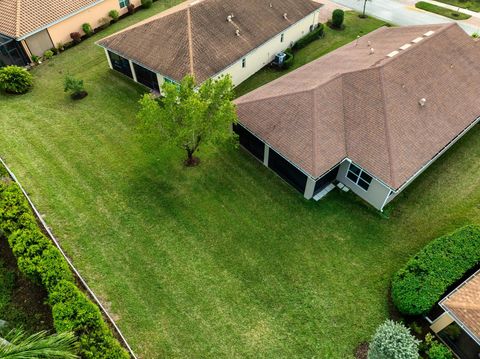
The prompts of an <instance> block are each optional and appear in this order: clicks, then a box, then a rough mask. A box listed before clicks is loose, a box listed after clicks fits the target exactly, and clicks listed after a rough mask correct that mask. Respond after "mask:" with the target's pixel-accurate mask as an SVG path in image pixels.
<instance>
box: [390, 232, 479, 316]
mask: <svg viewBox="0 0 480 359" xmlns="http://www.w3.org/2000/svg"><path fill="white" fill-rule="evenodd" d="M478 264H480V227H479V226H474V225H470V226H466V227H463V228H461V229H459V230H457V231H456V232H454V233H452V234H449V235H446V236H443V237H440V238H438V239H436V240H434V241H433V242H431V243H430V244H428V245H427V246H426V247H425V248H423V249H422V250H421V251H420V252H419V253H418V254H417V255H416V256H415V257H413V258H412V259H410V260H409V261H408V262H407V264H406V265H405V267H404V268H402V269H400V270H399V271H398V272H397V273H396V274H395V275H394V277H393V281H392V299H393V303H394V304H395V306H396V307H397V308H398V310H400V311H401V312H402V313H404V314H407V315H422V314H427V313H428V312H429V311H430V310H431V309H432V308H433V306H434V305H435V303H437V302H438V301H439V300H440V299H441V297H442V296H443V295H444V294H445V291H446V290H447V289H448V287H449V286H451V285H452V284H454V283H455V282H456V281H458V280H459V279H461V278H462V276H463V275H464V274H465V273H466V272H468V271H469V270H471V269H472V268H474V267H475V266H476V265H478Z"/></svg>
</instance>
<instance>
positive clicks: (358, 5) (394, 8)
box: [332, 0, 480, 35]
mask: <svg viewBox="0 0 480 359" xmlns="http://www.w3.org/2000/svg"><path fill="white" fill-rule="evenodd" d="M332 1H333V2H335V3H336V4H338V5H341V6H345V7H349V8H351V9H354V10H356V11H358V12H361V11H362V8H363V0H332ZM414 5H415V1H414V0H371V1H367V11H366V13H367V14H368V15H371V16H374V17H376V18H379V19H382V20H384V21H387V22H389V23H391V24H394V25H400V26H407V25H423V24H439V23H446V22H454V20H451V19H449V18H446V17H443V16H439V15H436V14H432V13H429V12H426V11H423V10H419V9H416V8H415V6H414ZM457 22H458V24H459V25H460V26H461V27H462V28H463V29H464V30H465V31H466V32H467V33H468V34H470V35H471V34H473V33H475V32H480V24H478V25H479V26H475V25H476V24H475V25H474V24H471V23H470V22H468V20H467V21H457Z"/></svg>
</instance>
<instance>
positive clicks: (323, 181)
mask: <svg viewBox="0 0 480 359" xmlns="http://www.w3.org/2000/svg"><path fill="white" fill-rule="evenodd" d="M339 167H340V165H337V166H336V167H335V168H332V169H331V170H330V172H328V173H327V174H326V175H324V176H323V177H322V178H320V179H319V180H317V182H316V183H315V189H314V191H313V194H314V195H315V194H317V193H318V192H320V191H321V190H322V189H324V188H325V187H327V186H328V185H329V184H330V183H332V182H333V181H334V180H335V178H337V174H338V168H339Z"/></svg>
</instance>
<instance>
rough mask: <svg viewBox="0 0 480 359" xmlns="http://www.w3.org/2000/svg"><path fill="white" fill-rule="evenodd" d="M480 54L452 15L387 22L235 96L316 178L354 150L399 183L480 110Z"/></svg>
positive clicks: (254, 125)
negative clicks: (439, 20)
mask: <svg viewBox="0 0 480 359" xmlns="http://www.w3.org/2000/svg"><path fill="white" fill-rule="evenodd" d="M320 41H321V40H320ZM369 43H370V46H369ZM371 48H373V49H374V50H371ZM401 48H403V50H401ZM371 51H373V53H371ZM479 55H480V47H479V46H478V45H477V43H476V42H475V41H474V40H473V39H471V38H470V37H469V36H468V35H467V34H466V33H465V32H464V31H463V30H462V29H461V28H460V27H459V26H458V25H456V24H453V23H452V24H442V25H426V26H410V27H400V28H388V27H383V28H380V29H378V30H376V31H374V32H372V33H370V34H368V35H366V36H364V37H362V38H359V39H358V40H357V41H353V42H352V43H349V44H347V45H345V46H343V47H341V48H339V49H337V50H335V51H333V52H331V53H329V54H327V55H325V56H323V57H321V58H320V59H318V60H316V61H314V62H311V63H309V64H307V65H305V66H303V67H301V68H299V69H297V70H295V71H293V72H291V73H289V74H287V75H285V76H283V77H281V78H279V79H277V80H275V81H273V82H271V83H269V84H267V85H265V86H263V87H261V88H259V89H257V90H255V91H253V92H250V93H248V94H246V95H245V96H243V97H241V98H239V99H237V100H236V104H237V108H238V109H237V111H238V115H239V121H240V123H242V124H243V125H245V126H246V127H247V128H248V129H249V130H250V131H252V132H253V133H254V134H255V135H257V136H258V137H259V138H261V139H263V140H264V141H265V142H267V143H268V144H269V145H271V146H272V147H273V148H274V149H276V150H278V151H279V152H280V153H282V155H284V156H285V157H286V158H288V159H289V160H290V161H292V162H293V163H295V164H297V165H298V166H299V167H300V168H302V169H303V170H304V171H305V172H307V173H308V174H310V175H311V176H312V177H314V178H317V177H319V176H321V175H322V174H324V173H325V172H326V171H328V170H329V169H330V168H332V167H333V166H334V165H335V164H337V163H338V162H339V161H341V160H342V159H344V158H347V157H348V158H349V159H351V160H352V161H354V162H356V163H358V164H359V165H360V166H361V167H362V168H364V169H365V170H367V171H368V172H370V173H371V174H373V175H374V176H376V177H377V178H379V179H380V180H382V181H383V182H384V183H386V184H387V185H388V186H390V187H391V188H392V189H398V188H400V187H401V186H402V185H403V184H404V183H405V182H406V181H407V180H408V179H409V178H411V177H412V176H413V175H414V174H416V173H417V172H418V171H419V170H420V169H421V168H422V167H423V166H424V165H426V164H427V163H428V162H429V161H430V160H432V159H433V158H434V157H435V155H436V154H438V153H439V152H440V151H441V150H442V149H443V148H445V147H446V146H447V145H448V144H449V143H450V142H451V141H452V140H453V139H455V138H456V137H457V136H458V135H459V134H461V133H462V132H463V131H464V130H465V129H466V128H468V126H469V125H470V124H471V123H473V122H474V120H475V119H476V118H477V117H478V116H480V96H478V94H479V93H480V62H479V61H478V57H479ZM423 98H425V99H426V103H425V106H421V105H420V104H419V101H420V100H421V99H423Z"/></svg>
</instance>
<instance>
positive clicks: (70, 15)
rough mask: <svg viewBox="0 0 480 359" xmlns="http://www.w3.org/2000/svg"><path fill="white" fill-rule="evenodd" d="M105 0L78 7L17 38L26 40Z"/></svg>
mask: <svg viewBox="0 0 480 359" xmlns="http://www.w3.org/2000/svg"><path fill="white" fill-rule="evenodd" d="M104 1H105V0H97V1H95V2H94V3H92V4H90V5H86V6H83V7H81V8H80V9H78V10H76V11H74V12H71V13H70V14H68V15H65V16H62V17H61V18H60V19H58V20H55V21H53V22H51V23H48V24H47V25H44V26H41V27H39V28H38V29H36V30H33V31H31V32H29V33H28V34H26V35H23V36H20V37H17V38H16V39H15V40H17V41H22V40H25V39H26V38H27V37H30V36H32V35H35V34H36V33H37V32H40V31H43V30H45V29H48V28H49V27H50V26H53V25H56V24H58V23H60V22H62V21H64V20H66V19H68V18H71V17H72V16H75V15H77V14H79V13H81V12H83V11H85V10H87V9H90V8H92V7H94V6H96V5H98V4H100V3H102V2H104Z"/></svg>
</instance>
